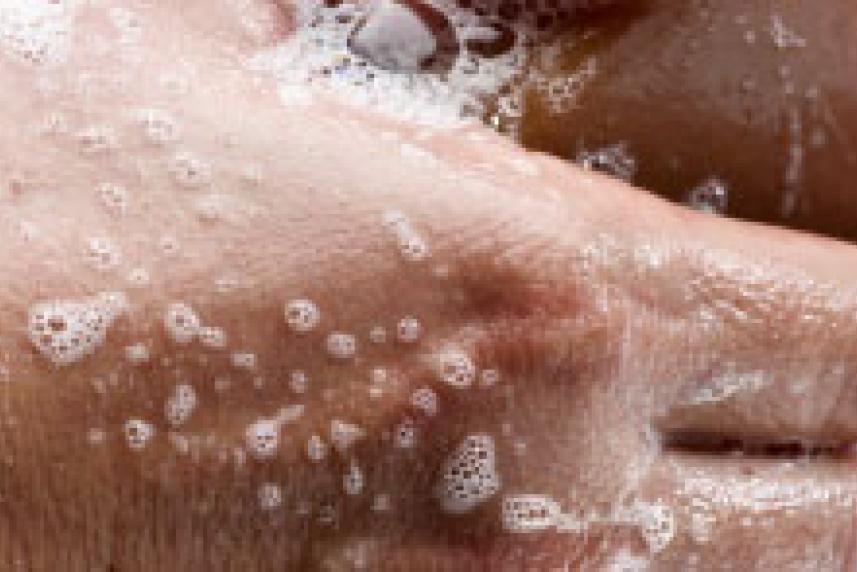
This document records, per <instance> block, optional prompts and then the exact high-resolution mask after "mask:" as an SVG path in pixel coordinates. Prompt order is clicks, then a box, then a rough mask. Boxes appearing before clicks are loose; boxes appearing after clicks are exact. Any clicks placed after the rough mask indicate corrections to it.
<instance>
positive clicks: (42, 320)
mask: <svg viewBox="0 0 857 572" xmlns="http://www.w3.org/2000/svg"><path fill="white" fill-rule="evenodd" d="M126 305H127V302H126V301H125V298H124V295H122V294H121V293H105V294H102V295H99V296H96V297H95V298H90V299H86V300H81V301H73V300H52V301H49V302H42V303H39V304H36V305H34V306H33V307H32V308H30V311H29V318H28V327H27V333H28V336H29V338H30V341H31V342H32V344H33V345H34V346H35V347H36V349H38V351H39V352H40V353H41V354H42V355H43V356H44V357H45V358H47V359H48V360H50V361H51V362H52V363H53V364H54V365H57V366H67V365H70V364H72V363H75V362H77V361H79V360H81V359H83V358H84V357H86V356H88V355H90V354H92V353H93V352H94V351H95V350H96V349H97V348H98V347H100V346H101V345H102V344H103V343H104V341H105V339H106V337H107V331H108V329H109V328H110V326H111V324H112V323H113V321H114V320H115V319H116V318H117V317H118V316H119V315H120V314H122V313H123V312H125V310H126Z"/></svg>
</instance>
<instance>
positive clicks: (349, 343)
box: [325, 332, 357, 360]
mask: <svg viewBox="0 0 857 572" xmlns="http://www.w3.org/2000/svg"><path fill="white" fill-rule="evenodd" d="M325 347H326V349H327V354H328V355H329V356H330V357H332V358H335V359H338V360H347V359H350V358H352V357H354V355H355V354H356V353H357V338H355V337H354V336H353V335H352V334H347V333H344V332H333V333H331V334H329V335H328V336H327V340H326V342H325Z"/></svg>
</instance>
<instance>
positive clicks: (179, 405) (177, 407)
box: [164, 383, 199, 427]
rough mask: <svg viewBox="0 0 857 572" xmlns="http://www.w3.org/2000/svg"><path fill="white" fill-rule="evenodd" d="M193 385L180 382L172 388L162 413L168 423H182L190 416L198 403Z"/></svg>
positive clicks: (177, 424) (173, 424) (175, 424)
mask: <svg viewBox="0 0 857 572" xmlns="http://www.w3.org/2000/svg"><path fill="white" fill-rule="evenodd" d="M198 401H199V400H198V398H197V395H196V390H194V388H193V386H191V385H189V384H186V383H181V384H179V385H176V386H175V388H173V393H172V395H170V397H169V398H168V399H167V402H166V405H165V406H164V415H165V417H166V418H167V421H168V422H169V423H170V425H172V426H174V427H178V426H179V425H183V424H184V423H185V422H186V421H187V420H188V419H189V418H190V416H191V414H192V413H193V411H194V409H196V405H197V403H198Z"/></svg>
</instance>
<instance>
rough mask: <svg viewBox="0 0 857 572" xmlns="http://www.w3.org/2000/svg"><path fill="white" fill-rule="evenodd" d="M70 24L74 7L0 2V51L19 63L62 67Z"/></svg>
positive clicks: (26, 0) (48, 1)
mask: <svg viewBox="0 0 857 572" xmlns="http://www.w3.org/2000/svg"><path fill="white" fill-rule="evenodd" d="M73 22H74V4H73V3H71V2H69V1H67V0H62V1H58V0H6V1H4V2H0V48H2V50H3V52H4V53H5V54H7V55H8V56H11V57H14V58H15V59H17V60H18V61H20V62H25V63H30V64H36V65H56V64H60V63H64V62H65V61H66V60H67V58H68V53H69V48H70V45H71V31H72V25H73Z"/></svg>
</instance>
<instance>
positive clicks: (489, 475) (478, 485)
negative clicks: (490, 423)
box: [436, 434, 501, 514]
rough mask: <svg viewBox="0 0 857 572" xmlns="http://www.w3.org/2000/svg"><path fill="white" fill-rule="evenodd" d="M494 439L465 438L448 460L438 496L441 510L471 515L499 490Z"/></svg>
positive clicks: (441, 478)
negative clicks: (469, 513)
mask: <svg viewBox="0 0 857 572" xmlns="http://www.w3.org/2000/svg"><path fill="white" fill-rule="evenodd" d="M500 484H501V481H500V475H499V473H498V472H497V468H496V451H495V445H494V439H493V438H492V437H491V436H490V435H485V434H476V435H469V436H468V437H466V438H465V439H464V440H463V441H462V442H461V444H460V445H459V446H458V447H457V448H456V449H455V450H454V451H453V452H452V454H451V455H450V456H449V457H448V458H447V459H446V461H445V462H444V464H443V467H442V470H441V477H440V481H439V483H438V484H437V488H436V493H437V497H438V501H439V502H440V506H441V508H442V509H443V510H444V511H445V512H448V513H451V514H464V513H468V512H471V511H472V510H474V509H475V508H477V507H478V506H479V505H481V504H483V503H485V502H486V501H488V500H489V499H490V498H491V497H493V496H494V495H495V494H496V493H497V492H498V491H499V490H500Z"/></svg>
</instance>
